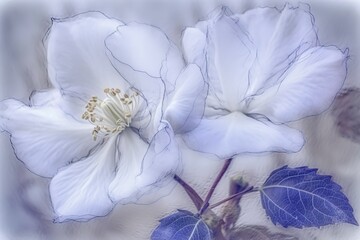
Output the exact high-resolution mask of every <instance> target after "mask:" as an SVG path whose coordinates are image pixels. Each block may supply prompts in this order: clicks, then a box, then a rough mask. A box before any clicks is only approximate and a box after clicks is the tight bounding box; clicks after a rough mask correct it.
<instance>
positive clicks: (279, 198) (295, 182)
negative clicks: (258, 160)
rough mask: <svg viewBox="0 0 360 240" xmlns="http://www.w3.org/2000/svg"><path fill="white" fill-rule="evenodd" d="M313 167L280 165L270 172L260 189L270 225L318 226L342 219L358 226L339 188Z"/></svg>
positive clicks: (341, 220) (328, 177)
mask: <svg viewBox="0 0 360 240" xmlns="http://www.w3.org/2000/svg"><path fill="white" fill-rule="evenodd" d="M316 172H317V169H311V168H308V167H298V168H289V167H287V166H284V167H282V168H280V169H277V170H275V171H273V172H272V173H271V174H270V177H269V178H268V179H267V180H266V182H265V183H264V185H263V186H262V188H261V189H260V194H261V202H262V205H263V208H264V209H265V210H266V214H267V215H268V216H269V217H270V218H271V220H272V222H273V223H274V224H276V223H279V224H281V225H282V226H284V227H288V226H292V227H296V228H302V227H320V226H325V225H329V224H334V223H340V222H346V223H351V224H354V225H358V223H357V222H356V220H355V218H354V215H353V209H352V207H351V206H350V204H349V200H348V199H347V197H346V196H345V195H344V194H343V193H342V192H341V187H340V186H339V185H338V184H336V183H335V182H333V181H332V180H331V176H324V175H319V174H317V173H316Z"/></svg>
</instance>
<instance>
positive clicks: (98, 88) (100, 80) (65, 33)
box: [47, 12, 126, 101]
mask: <svg viewBox="0 0 360 240" xmlns="http://www.w3.org/2000/svg"><path fill="white" fill-rule="evenodd" d="M119 25H123V24H122V23H121V22H120V21H118V20H115V19H111V18H108V17H106V16H105V15H103V14H102V13H99V12H89V13H83V14H79V15H77V16H75V17H71V18H65V19H54V20H53V25H52V27H51V31H50V34H49V37H48V42H47V45H48V48H47V54H48V55H47V58H48V69H49V77H50V80H51V82H52V83H53V85H54V86H55V87H57V88H59V89H61V90H62V91H63V92H64V93H66V94H70V95H72V96H76V97H81V98H82V99H84V100H85V101H86V100H88V99H89V98H90V97H91V96H99V95H102V93H103V90H104V89H105V88H108V87H118V88H125V87H126V85H125V82H124V81H123V80H122V79H121V76H120V75H119V74H118V73H117V72H116V70H115V69H114V68H113V67H112V65H111V63H110V61H109V59H108V57H107V55H106V47H105V42H104V40H105V38H106V37H107V36H109V35H110V34H111V33H113V32H114V31H116V28H117V27H118V26H119Z"/></svg>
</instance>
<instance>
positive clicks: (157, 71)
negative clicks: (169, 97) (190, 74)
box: [106, 23, 183, 90]
mask: <svg viewBox="0 0 360 240" xmlns="http://www.w3.org/2000/svg"><path fill="white" fill-rule="evenodd" d="M106 46H107V48H108V50H109V51H110V52H111V54H112V56H113V57H114V58H115V59H116V60H117V61H118V63H122V64H125V65H127V66H129V67H131V68H132V69H133V70H134V71H137V72H143V73H146V74H147V75H149V76H151V77H153V78H160V77H162V78H163V80H164V81H166V83H167V84H166V86H167V88H168V89H169V90H173V88H174V87H175V84H176V83H175V82H176V78H177V76H178V74H179V73H180V71H181V69H182V68H183V60H182V56H181V54H180V52H179V50H178V49H177V48H176V47H175V46H174V44H173V43H171V42H170V41H169V39H168V38H167V36H166V35H165V34H164V33H163V32H162V31H161V30H160V29H158V28H156V27H153V26H149V25H145V24H139V23H131V24H129V25H123V26H120V27H119V28H118V29H117V32H115V33H114V34H112V36H110V37H109V38H108V39H107V40H106ZM120 72H121V73H122V74H123V75H124V77H125V78H126V79H131V77H129V76H127V74H126V71H125V72H122V71H120Z"/></svg>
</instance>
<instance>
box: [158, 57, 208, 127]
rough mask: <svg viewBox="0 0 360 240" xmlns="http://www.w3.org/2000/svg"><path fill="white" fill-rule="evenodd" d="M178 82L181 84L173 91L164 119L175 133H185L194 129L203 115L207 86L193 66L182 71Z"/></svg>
mask: <svg viewBox="0 0 360 240" xmlns="http://www.w3.org/2000/svg"><path fill="white" fill-rule="evenodd" d="M179 82H180V83H183V84H182V85H181V86H178V88H177V90H176V91H175V94H174V96H173V98H172V99H171V102H170V104H169V105H168V107H167V108H166V111H165V114H164V118H165V119H166V120H167V121H169V122H170V124H171V126H172V128H173V129H174V131H175V132H176V133H185V132H187V131H190V130H192V129H193V128H195V127H196V126H197V124H199V122H200V120H201V118H202V116H203V114H204V108H205V100H206V95H207V90H208V85H207V84H206V82H205V80H204V77H203V75H202V73H201V70H200V68H199V67H198V66H196V65H195V64H190V65H188V66H187V67H186V69H184V71H183V72H182V73H181V75H180V76H179Z"/></svg>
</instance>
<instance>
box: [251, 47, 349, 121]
mask: <svg viewBox="0 0 360 240" xmlns="http://www.w3.org/2000/svg"><path fill="white" fill-rule="evenodd" d="M347 58H348V53H347V51H345V52H342V51H341V50H339V49H338V48H336V47H315V48H311V49H309V50H307V51H306V52H304V53H303V54H302V55H301V56H300V57H299V58H298V59H297V61H296V62H295V63H294V64H293V65H292V66H291V67H290V69H289V70H288V72H287V75H286V77H285V79H284V80H283V81H282V83H281V84H280V85H276V86H274V87H272V88H270V89H268V90H267V91H266V92H264V93H263V94H262V95H259V96H257V97H255V98H254V100H253V101H252V102H251V103H250V106H249V110H250V111H251V112H252V113H261V114H264V115H266V116H267V117H268V118H270V119H271V120H272V121H274V122H282V123H284V122H290V121H295V120H298V119H301V118H304V117H307V116H311V115H316V114H319V113H321V112H323V111H324V110H325V109H327V108H328V107H329V106H330V104H331V103H332V102H333V101H334V98H335V95H336V93H337V92H338V91H339V90H340V88H341V87H342V84H343V82H344V80H345V77H346V74H347V68H346V63H347Z"/></svg>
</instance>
